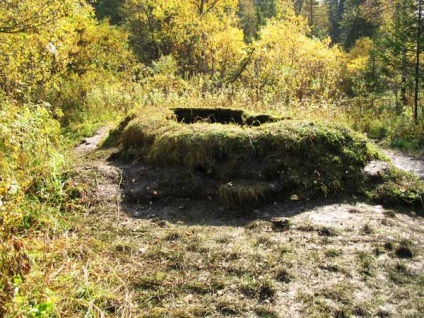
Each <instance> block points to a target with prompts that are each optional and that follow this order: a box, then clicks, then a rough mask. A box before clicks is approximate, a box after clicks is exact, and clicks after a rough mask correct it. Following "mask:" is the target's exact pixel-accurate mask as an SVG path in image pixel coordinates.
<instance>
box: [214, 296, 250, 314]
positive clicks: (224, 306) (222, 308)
mask: <svg viewBox="0 0 424 318" xmlns="http://www.w3.org/2000/svg"><path fill="white" fill-rule="evenodd" d="M215 306H216V309H217V310H218V311H219V312H220V313H221V314H223V315H237V314H241V313H242V312H243V311H244V304H239V303H235V302H234V301H228V300H221V301H218V303H217V304H216V305H215Z"/></svg>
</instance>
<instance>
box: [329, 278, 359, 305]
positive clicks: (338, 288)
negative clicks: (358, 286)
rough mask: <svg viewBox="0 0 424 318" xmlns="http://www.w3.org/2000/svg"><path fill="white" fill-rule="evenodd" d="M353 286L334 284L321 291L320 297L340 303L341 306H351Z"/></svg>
mask: <svg viewBox="0 0 424 318" xmlns="http://www.w3.org/2000/svg"><path fill="white" fill-rule="evenodd" d="M352 294H353V286H352V285H350V284H347V283H340V284H334V285H332V286H330V287H328V288H326V289H324V290H323V292H322V295H323V296H324V297H325V298H327V299H331V300H334V301H335V302H338V303H342V304H343V305H352Z"/></svg>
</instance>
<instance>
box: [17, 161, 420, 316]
mask: <svg viewBox="0 0 424 318" xmlns="http://www.w3.org/2000/svg"><path fill="white" fill-rule="evenodd" d="M83 171H85V175H84V177H83V178H81V177H76V178H77V180H74V182H76V183H78V184H81V183H85V184H87V185H88V186H87V188H89V189H92V191H93V192H91V193H86V198H85V200H86V201H84V202H85V204H84V207H85V208H84V209H83V213H79V214H68V215H65V219H66V223H67V224H69V225H70V226H69V227H68V229H67V231H64V232H57V233H54V234H50V235H49V234H48V233H47V234H44V235H42V236H40V237H37V238H35V239H34V241H33V244H32V246H31V247H30V250H31V261H32V264H33V271H32V274H30V275H29V276H28V277H27V278H26V280H25V281H24V282H22V283H21V285H20V289H21V290H22V291H24V290H25V295H21V297H23V298H25V297H26V298H27V299H30V298H31V297H33V298H34V297H35V298H36V299H38V301H39V302H40V303H41V302H43V303H45V304H46V305H49V306H51V307H48V308H51V309H49V311H48V312H47V311H46V313H47V314H48V315H47V316H58V317H206V316H207V317H222V316H229V317H306V316H307V317H351V316H353V317H374V316H385V317H419V316H421V315H422V314H423V312H424V303H423V301H422V299H423V297H422V292H423V289H424V276H423V266H424V258H423V255H424V254H423V252H424V249H423V246H424V245H423V243H424V231H423V228H424V223H423V221H422V220H421V219H420V218H413V217H410V216H406V215H403V214H396V217H393V215H392V216H391V217H390V216H387V215H388V214H387V215H386V214H385V213H382V212H384V210H379V209H380V208H379V207H373V206H368V205H365V204H358V205H355V206H350V205H340V204H336V205H328V206H326V207H317V208H310V207H305V208H301V207H299V209H298V210H297V211H298V212H296V213H288V212H287V211H286V209H287V207H285V206H284V205H271V206H266V207H264V208H261V209H260V210H258V211H257V216H258V217H252V218H240V217H237V216H224V215H222V214H220V213H219V212H218V211H216V212H217V213H213V214H206V213H205V211H206V210H208V209H207V206H208V205H210V203H208V201H205V202H203V203H202V204H197V205H196V204H195V203H194V202H193V206H188V207H187V208H186V209H183V210H181V209H179V208H178V207H176V206H175V205H174V204H173V203H172V202H168V203H166V204H165V205H164V204H160V203H157V204H156V203H154V204H153V205H150V206H146V207H144V206H143V207H142V206H140V207H133V208H131V207H127V206H125V205H121V204H120V205H118V203H117V202H118V201H117V200H118V199H119V192H116V194H115V195H114V196H110V197H102V196H101V194H99V193H98V190H96V189H99V188H102V187H104V186H105V185H107V184H112V185H115V186H117V185H118V182H119V178H118V177H116V178H111V176H110V174H109V173H105V169H104V167H102V166H101V162H98V161H97V162H94V163H93V164H90V165H88V164H86V166H85V169H84V170H83ZM96 185H97V186H96ZM87 199H88V200H87ZM298 205H303V203H297V202H294V203H292V208H291V209H289V210H292V209H293V207H294V208H296V206H298ZM134 208H136V209H137V211H139V212H140V213H139V214H138V217H133V216H132V215H133V210H132V209H134ZM174 209H176V211H174ZM302 210H304V212H300V211H302ZM353 210H354V211H355V213H353V212H352V211H353ZM377 210H378V211H380V212H378V211H377ZM208 211H210V210H208ZM170 212H175V213H174V214H172V213H170ZM193 213H195V214H198V215H201V218H192V217H190V215H193ZM392 213H393V211H392ZM170 215H174V216H173V217H170ZM278 216H285V217H287V218H288V219H289V220H290V227H289V228H288V229H286V230H285V231H279V230H278V229H277V228H275V227H274V226H273V223H272V222H270V221H271V219H272V218H273V217H278ZM387 220H389V221H390V222H389V223H388V222H386V221H387ZM366 228H372V229H373V230H372V231H368V230H366V231H364V229H366ZM406 249H407V250H409V251H412V252H411V253H412V257H401V256H402V255H406V254H407V253H403V252H402V251H405V250H406ZM377 251H378V252H377ZM408 255H409V254H408ZM41 273H42V276H43V277H44V279H43V281H37V280H39V278H40V275H41ZM34 295H36V296H34ZM19 301H20V300H19V299H18V298H16V299H15V302H14V307H13V310H11V311H10V312H11V313H13V315H12V314H11V315H10V317H12V316H21V317H28V316H29V315H30V313H29V312H28V311H25V309H24V308H22V307H20V303H19Z"/></svg>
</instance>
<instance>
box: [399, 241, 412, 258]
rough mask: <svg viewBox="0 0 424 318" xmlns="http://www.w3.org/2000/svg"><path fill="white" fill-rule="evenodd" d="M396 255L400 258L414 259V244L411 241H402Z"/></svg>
mask: <svg viewBox="0 0 424 318" xmlns="http://www.w3.org/2000/svg"><path fill="white" fill-rule="evenodd" d="M395 255H396V256H397V257H399V258H412V257H414V251H413V248H412V243H411V241H409V240H402V241H400V242H399V245H398V247H397V248H396V250H395Z"/></svg>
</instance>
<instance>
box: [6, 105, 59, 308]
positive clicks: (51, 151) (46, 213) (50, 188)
mask: <svg viewBox="0 0 424 318" xmlns="http://www.w3.org/2000/svg"><path fill="white" fill-rule="evenodd" d="M0 113H1V116H0V153H1V156H0V250H1V254H0V315H1V316H4V315H5V314H6V312H7V311H8V310H9V309H10V308H11V307H12V308H13V307H19V308H20V309H19V311H20V313H21V314H22V313H26V315H29V314H30V312H32V311H34V312H35V311H39V312H40V314H41V313H42V312H43V311H47V310H48V308H49V307H48V306H47V307H46V306H45V303H44V301H45V297H44V296H43V295H41V294H38V293H33V294H32V293H30V291H29V290H21V289H20V285H21V284H22V282H23V281H24V280H25V277H26V275H28V274H30V273H31V271H32V267H33V265H34V264H33V262H32V259H31V258H32V256H31V252H30V250H31V249H32V244H34V243H35V242H34V241H32V239H30V237H36V236H37V233H42V232H43V231H46V230H47V229H48V231H49V232H50V233H52V234H53V233H55V231H57V230H58V229H59V228H61V224H60V223H61V222H60V216H59V212H60V210H61V207H62V203H63V200H64V195H63V190H64V189H63V182H62V174H61V173H62V168H63V165H64V157H63V155H62V154H61V137H60V126H59V124H58V122H57V121H56V120H54V119H53V117H52V114H51V112H50V110H49V105H48V104H41V105H34V104H26V105H23V106H22V105H19V106H18V105H17V104H15V103H14V102H9V101H7V99H6V100H4V101H3V102H2V104H1V110H0ZM38 243H41V242H38ZM27 297H28V298H27ZM23 315H24V316H25V314H23Z"/></svg>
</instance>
